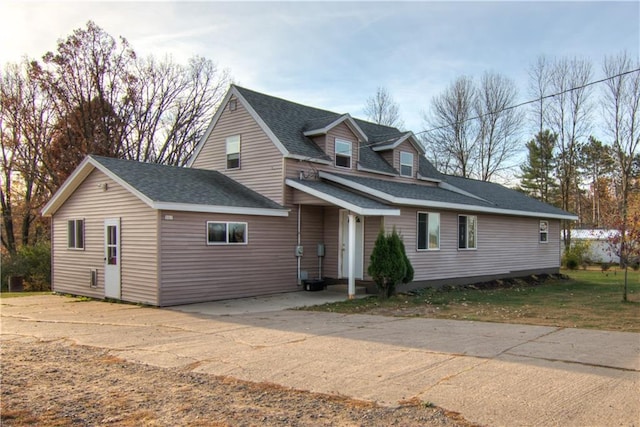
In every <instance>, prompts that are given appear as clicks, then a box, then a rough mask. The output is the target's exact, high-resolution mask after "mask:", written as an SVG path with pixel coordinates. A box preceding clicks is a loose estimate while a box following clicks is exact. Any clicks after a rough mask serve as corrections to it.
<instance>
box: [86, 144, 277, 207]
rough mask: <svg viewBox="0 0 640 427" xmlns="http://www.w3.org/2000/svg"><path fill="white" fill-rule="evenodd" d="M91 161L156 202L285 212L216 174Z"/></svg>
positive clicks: (99, 159)
mask: <svg viewBox="0 0 640 427" xmlns="http://www.w3.org/2000/svg"><path fill="white" fill-rule="evenodd" d="M91 157H92V158H93V159H94V160H95V161H97V162H98V163H100V164H101V165H102V166H104V167H105V168H107V169H108V170H109V171H111V172H112V173H114V174H115V175H117V176H118V177H119V178H120V179H122V180H123V181H125V182H126V183H127V184H129V185H130V186H131V187H133V188H134V189H136V190H137V191H139V192H140V193H142V194H143V195H145V196H146V197H148V198H149V199H151V200H152V201H154V202H164V203H184V204H193V205H210V206H229V207H243V208H260V209H283V207H282V206H280V205H279V204H277V203H275V202H273V201H272V200H270V199H268V198H266V197H264V196H262V195H261V194H259V193H256V192H255V191H253V190H250V189H248V188H247V187H245V186H243V185H241V184H239V183H238V182H236V181H234V180H233V179H231V178H229V177H227V176H225V175H223V174H221V173H220V172H217V171H212V170H204V169H192V168H183V167H178V166H167V165H160V164H155V163H142V162H137V161H134V160H121V159H113V158H109V157H102V156H94V155H92V156H91Z"/></svg>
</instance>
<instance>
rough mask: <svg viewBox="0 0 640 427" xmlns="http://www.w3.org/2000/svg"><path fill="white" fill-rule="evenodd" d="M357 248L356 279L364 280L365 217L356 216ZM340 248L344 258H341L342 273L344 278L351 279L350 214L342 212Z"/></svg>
mask: <svg viewBox="0 0 640 427" xmlns="http://www.w3.org/2000/svg"><path fill="white" fill-rule="evenodd" d="M355 218H356V247H355V254H356V257H355V270H354V271H355V272H354V274H355V278H356V279H362V278H363V260H364V217H363V216H361V215H356V216H355ZM340 247H341V250H342V256H341V257H340V273H342V277H343V278H348V277H349V212H348V211H346V210H341V211H340Z"/></svg>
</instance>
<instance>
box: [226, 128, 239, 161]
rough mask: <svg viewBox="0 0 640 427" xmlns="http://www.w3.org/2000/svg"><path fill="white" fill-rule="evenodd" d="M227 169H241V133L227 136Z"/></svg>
mask: <svg viewBox="0 0 640 427" xmlns="http://www.w3.org/2000/svg"><path fill="white" fill-rule="evenodd" d="M227 169H240V135H234V136H230V137H229V138H227Z"/></svg>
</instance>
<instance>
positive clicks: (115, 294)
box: [104, 218, 120, 299]
mask: <svg viewBox="0 0 640 427" xmlns="http://www.w3.org/2000/svg"><path fill="white" fill-rule="evenodd" d="M104 296H105V298H115V299H120V218H115V219H105V220H104Z"/></svg>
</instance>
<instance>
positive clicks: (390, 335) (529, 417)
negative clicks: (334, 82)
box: [0, 295, 640, 426]
mask: <svg viewBox="0 0 640 427" xmlns="http://www.w3.org/2000/svg"><path fill="white" fill-rule="evenodd" d="M309 296H310V295H309ZM1 302H2V306H1V312H2V313H1V314H2V324H1V328H0V331H1V335H0V336H1V339H2V340H12V339H33V338H37V339H43V340H57V339H65V340H68V341H69V342H73V343H77V344H81V345H89V346H96V347H101V348H108V349H111V351H112V353H113V354H114V355H116V356H119V357H122V358H124V359H127V360H131V361H137V362H142V363H147V364H152V365H157V366H162V367H190V368H191V369H193V370H194V371H198V372H205V373H210V374H215V375H229V376H233V377H236V378H239V379H243V380H248V381H254V382H260V381H268V382H272V383H276V384H281V385H284V386H288V387H293V388H296V389H301V390H311V391H316V392H323V393H336V394H341V395H346V396H349V397H354V398H357V399H366V400H372V401H377V402H379V403H381V404H385V405H397V404H398V402H401V401H402V400H406V399H411V398H418V399H420V400H422V401H425V402H432V403H433V404H435V405H438V406H440V407H443V408H446V409H448V410H451V411H455V412H459V413H461V414H462V416H464V417H465V418H466V419H468V420H470V421H473V422H477V423H481V424H484V425H488V426H613V425H616V426H634V425H635V426H638V425H640V334H635V333H623V332H604V331H591V330H581V329H562V328H554V327H541V326H524V325H508V324H492V323H480V322H465V321H448V320H434V319H417V318H392V317H380V316H370V315H342V314H334V313H319V312H318V313H316V312H305V311H269V312H258V311H259V309H252V310H249V309H245V310H244V314H229V313H227V314H226V315H219V314H212V311H211V310H213V311H214V312H216V311H215V308H216V305H215V304H218V307H220V305H221V304H225V303H214V304H212V305H208V306H207V305H199V307H196V306H193V305H192V306H184V307H181V308H179V309H181V310H185V311H180V310H178V309H171V310H168V309H155V308H146V307H139V306H135V305H126V304H110V303H105V302H79V301H76V300H74V299H72V298H67V297H61V296H33V297H24V298H11V299H2V300H1ZM207 307H209V308H207ZM189 310H190V311H191V312H187V311H189Z"/></svg>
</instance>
